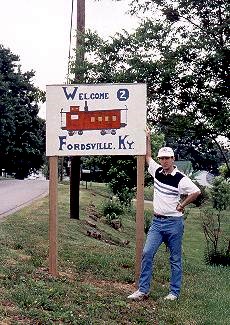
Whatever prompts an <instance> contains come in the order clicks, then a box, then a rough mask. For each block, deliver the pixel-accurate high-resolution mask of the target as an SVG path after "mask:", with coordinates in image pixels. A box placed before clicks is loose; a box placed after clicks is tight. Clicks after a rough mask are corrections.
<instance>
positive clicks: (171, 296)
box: [164, 293, 177, 300]
mask: <svg viewBox="0 0 230 325" xmlns="http://www.w3.org/2000/svg"><path fill="white" fill-rule="evenodd" d="M164 300H177V296H175V295H173V294H172V293H170V294H168V295H167V296H166V297H164Z"/></svg>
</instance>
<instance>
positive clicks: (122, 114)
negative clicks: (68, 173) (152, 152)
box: [46, 84, 146, 156]
mask: <svg viewBox="0 0 230 325" xmlns="http://www.w3.org/2000/svg"><path fill="white" fill-rule="evenodd" d="M46 96H47V97H46V100H47V105H46V155H47V156H88V155H145V153H146V136H145V126H146V85H145V84H95V85H92V84H79V85H48V86H47V89H46Z"/></svg>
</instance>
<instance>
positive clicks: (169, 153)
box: [157, 147, 174, 158]
mask: <svg viewBox="0 0 230 325" xmlns="http://www.w3.org/2000/svg"><path fill="white" fill-rule="evenodd" d="M157 157H158V158H160V157H174V152H173V150H172V148H170V147H163V148H160V150H159V151H158V155H157Z"/></svg>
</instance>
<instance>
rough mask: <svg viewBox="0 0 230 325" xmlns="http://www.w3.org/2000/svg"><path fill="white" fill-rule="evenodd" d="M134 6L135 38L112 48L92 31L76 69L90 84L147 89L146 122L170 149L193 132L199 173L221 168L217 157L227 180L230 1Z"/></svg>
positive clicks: (190, 139)
mask: <svg viewBox="0 0 230 325" xmlns="http://www.w3.org/2000/svg"><path fill="white" fill-rule="evenodd" d="M130 3H131V13H132V14H137V13H138V15H139V16H141V15H142V18H143V19H142V22H141V24H140V26H139V27H138V28H137V30H136V31H135V32H134V33H133V34H128V33H127V32H125V31H124V32H123V33H121V34H117V35H116V36H115V37H113V38H111V39H110V40H108V41H106V40H103V39H101V38H100V37H99V36H98V35H97V34H95V33H91V32H89V33H87V35H86V36H85V45H84V46H85V51H86V53H87V54H88V56H87V60H85V62H84V63H83V65H82V66H79V67H78V68H79V69H80V70H81V71H84V74H85V81H86V82H100V83H101V82H146V83H147V85H148V120H149V123H150V124H152V125H153V126H155V127H156V128H158V129H159V130H160V131H162V132H164V133H166V132H165V131H166V130H167V133H166V134H165V135H166V142H167V141H168V142H169V140H170V139H171V141H173V142H174V143H175V145H176V146H177V145H178V143H181V144H182V143H183V139H184V138H185V137H186V135H187V134H188V133H189V135H188V136H187V137H186V141H187V144H186V145H187V146H190V147H191V148H192V147H193V152H190V155H194V154H195V153H196V156H197V160H198V161H200V164H199V166H197V167H199V168H200V167H202V168H203V167H205V166H204V165H205V161H208V165H209V167H208V168H209V169H210V168H215V169H216V166H214V165H215V164H214V162H213V157H211V156H214V154H215V151H218V152H220V153H221V155H222V160H223V162H224V163H226V166H227V168H228V173H230V166H229V161H228V159H227V157H226V149H225V148H223V146H221V145H220V143H219V141H218V139H219V136H223V137H225V138H226V139H228V140H229V139H230V110H229V60H230V50H229V1H227V0H202V1H197V0H178V1H174V2H173V3H172V2H171V1H168V0H152V1H147V0H132V1H130ZM75 68H76V67H75ZM188 131H189V132H188ZM197 141H200V142H199V145H197V144H196V142H197ZM206 149H208V150H206ZM206 152H207V155H206ZM178 154H180V152H179V153H178ZM204 154H205V155H204ZM201 158H202V159H201ZM213 164H214V165H213Z"/></svg>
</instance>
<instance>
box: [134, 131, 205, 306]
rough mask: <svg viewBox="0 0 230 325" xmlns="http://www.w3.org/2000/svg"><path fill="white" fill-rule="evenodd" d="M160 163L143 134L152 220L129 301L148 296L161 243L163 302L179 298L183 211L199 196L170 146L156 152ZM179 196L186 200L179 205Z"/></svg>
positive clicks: (148, 140)
mask: <svg viewBox="0 0 230 325" xmlns="http://www.w3.org/2000/svg"><path fill="white" fill-rule="evenodd" d="M158 159H159V162H160V164H158V163H156V162H155V161H154V160H153V159H152V157H151V142H150V132H149V130H147V131H146V162H147V164H148V171H149V173H150V174H151V175H152V176H153V178H154V199H153V207H154V218H153V221H152V224H151V226H150V229H149V231H148V234H147V238H146V243H145V246H144V250H143V254H142V263H141V273H140V278H139V289H138V290H137V291H135V292H134V293H133V294H131V295H130V296H128V299H131V300H143V299H145V298H147V297H148V295H149V290H150V282H151V278H152V271H153V259H154V256H155V254H156V252H157V250H158V248H159V247H160V245H161V244H162V243H163V242H164V243H166V244H167V246H168V248H169V251H170V266H171V281H170V292H169V294H168V295H167V296H166V297H165V299H166V300H176V299H177V298H178V297H179V294H180V289H181V282H182V237H183V232H184V219H183V212H184V208H185V207H186V205H188V204H189V203H191V202H193V201H194V200H195V199H196V198H197V197H198V196H199V194H200V190H199V188H198V187H197V186H196V185H195V184H194V183H193V182H192V181H191V180H190V178H188V177H187V176H185V175H184V174H182V173H181V172H180V171H179V170H178V169H177V168H176V166H174V160H175V158H174V153H173V150H172V149H171V148H169V147H163V148H161V149H160V150H159V152H158ZM181 194H186V195H187V196H186V198H185V199H184V200H183V201H182V202H181V200H180V196H181Z"/></svg>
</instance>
